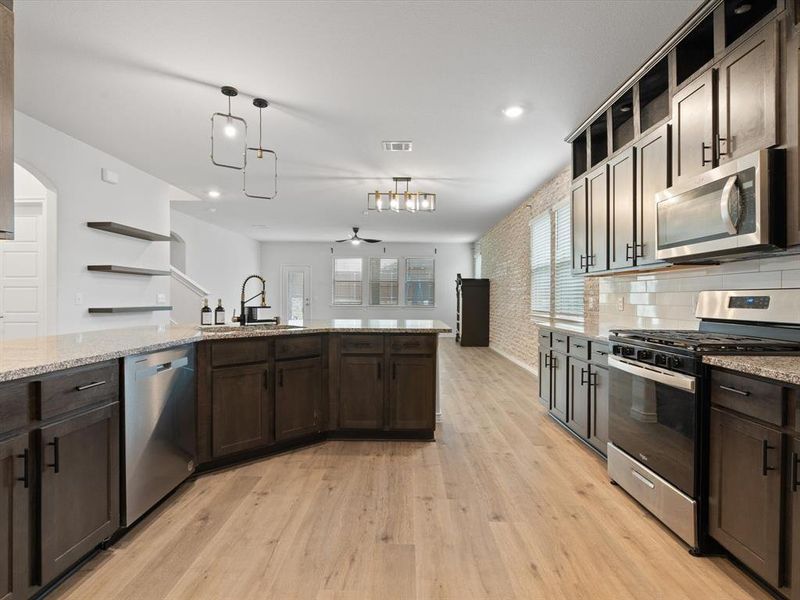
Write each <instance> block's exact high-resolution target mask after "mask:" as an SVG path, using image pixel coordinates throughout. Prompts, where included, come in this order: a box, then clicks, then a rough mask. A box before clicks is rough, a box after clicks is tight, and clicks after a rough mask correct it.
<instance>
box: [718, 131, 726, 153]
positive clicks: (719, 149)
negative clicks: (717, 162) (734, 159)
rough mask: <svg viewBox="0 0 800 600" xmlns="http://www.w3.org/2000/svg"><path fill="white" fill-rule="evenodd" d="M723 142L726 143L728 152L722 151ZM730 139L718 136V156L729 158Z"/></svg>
mask: <svg viewBox="0 0 800 600" xmlns="http://www.w3.org/2000/svg"><path fill="white" fill-rule="evenodd" d="M722 142H725V150H726V152H723V151H722ZM727 150H728V138H724V137H722V136H720V135H719V134H717V156H728V152H727Z"/></svg>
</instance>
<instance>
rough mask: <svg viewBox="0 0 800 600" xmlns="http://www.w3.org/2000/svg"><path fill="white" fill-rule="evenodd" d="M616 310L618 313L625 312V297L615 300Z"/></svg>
mask: <svg viewBox="0 0 800 600" xmlns="http://www.w3.org/2000/svg"><path fill="white" fill-rule="evenodd" d="M617 310H618V311H619V312H623V311H624V310H625V297H624V296H620V297H619V298H617Z"/></svg>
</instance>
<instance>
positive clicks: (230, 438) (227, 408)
mask: <svg viewBox="0 0 800 600" xmlns="http://www.w3.org/2000/svg"><path fill="white" fill-rule="evenodd" d="M272 440H273V435H272V410H271V402H270V401H269V367H268V365H266V364H255V365H244V366H239V367H224V368H221V369H214V370H213V372H212V374H211V446H212V456H213V457H214V458H219V457H221V456H226V455H228V454H234V453H236V452H241V451H243V450H249V449H251V448H258V447H261V446H266V445H267V444H269V443H271V442H272Z"/></svg>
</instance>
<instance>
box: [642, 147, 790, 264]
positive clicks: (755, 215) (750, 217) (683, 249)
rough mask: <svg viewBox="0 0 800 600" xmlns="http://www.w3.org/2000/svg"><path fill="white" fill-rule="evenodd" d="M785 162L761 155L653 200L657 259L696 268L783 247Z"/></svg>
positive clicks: (777, 153)
mask: <svg viewBox="0 0 800 600" xmlns="http://www.w3.org/2000/svg"><path fill="white" fill-rule="evenodd" d="M784 161H785V157H784V153H783V151H781V150H761V151H759V152H755V153H753V154H750V155H748V156H745V157H742V158H740V159H737V160H732V161H730V162H728V163H725V164H724V165H721V166H719V167H717V168H716V169H712V170H710V171H706V172H704V173H702V174H700V175H698V176H697V177H695V178H692V179H690V180H689V181H687V182H685V183H681V184H679V185H675V186H673V187H671V188H668V189H666V190H664V191H663V192H659V193H658V194H656V211H655V212H656V257H657V258H658V259H660V260H666V261H670V262H698V261H703V260H706V261H707V260H710V259H720V258H723V257H741V256H742V255H746V254H749V253H753V252H764V251H765V250H778V249H780V248H782V247H783V246H784V245H785V223H784V222H783V221H782V220H781V219H776V218H774V216H776V215H779V214H785V213H783V212H782V210H781V208H782V207H783V206H785V198H784V196H785V192H784V186H785V180H786V176H785V168H784V167H785V163H784Z"/></svg>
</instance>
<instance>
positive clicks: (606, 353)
mask: <svg viewBox="0 0 800 600" xmlns="http://www.w3.org/2000/svg"><path fill="white" fill-rule="evenodd" d="M594 353H595V354H599V355H600V356H608V352H603V351H602V350H595V351H594Z"/></svg>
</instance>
